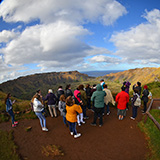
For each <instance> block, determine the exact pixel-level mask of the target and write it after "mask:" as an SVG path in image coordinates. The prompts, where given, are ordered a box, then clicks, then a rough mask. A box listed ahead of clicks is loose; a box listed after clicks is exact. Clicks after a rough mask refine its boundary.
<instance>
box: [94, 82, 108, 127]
mask: <svg viewBox="0 0 160 160" xmlns="http://www.w3.org/2000/svg"><path fill="white" fill-rule="evenodd" d="M96 88H97V90H96V91H95V92H93V94H92V97H91V101H92V102H93V104H94V119H93V122H92V123H91V125H92V126H96V125H97V124H96V121H97V118H98V116H99V118H100V119H99V127H102V125H103V118H102V117H103V116H102V113H103V110H104V96H106V93H105V92H104V91H102V86H101V85H100V84H98V85H97V87H96Z"/></svg>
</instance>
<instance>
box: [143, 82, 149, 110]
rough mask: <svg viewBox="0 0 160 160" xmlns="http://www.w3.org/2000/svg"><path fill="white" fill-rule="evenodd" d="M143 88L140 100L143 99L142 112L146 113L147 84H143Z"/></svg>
mask: <svg viewBox="0 0 160 160" xmlns="http://www.w3.org/2000/svg"><path fill="white" fill-rule="evenodd" d="M143 88H144V90H143V92H142V101H143V105H144V108H143V111H142V113H146V111H147V103H148V95H149V91H148V86H147V85H144V87H143Z"/></svg>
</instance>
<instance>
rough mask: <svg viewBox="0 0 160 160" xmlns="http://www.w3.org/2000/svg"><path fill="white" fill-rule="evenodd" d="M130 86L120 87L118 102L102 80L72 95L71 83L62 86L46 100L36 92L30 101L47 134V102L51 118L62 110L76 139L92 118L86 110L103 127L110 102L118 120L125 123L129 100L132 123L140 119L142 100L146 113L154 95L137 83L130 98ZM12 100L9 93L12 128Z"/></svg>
mask: <svg viewBox="0 0 160 160" xmlns="http://www.w3.org/2000/svg"><path fill="white" fill-rule="evenodd" d="M130 85H131V83H130V82H128V81H125V82H124V83H123V85H122V87H121V92H119V93H118V94H117V95H116V96H115V100H114V98H113V95H112V93H111V91H110V90H109V89H108V86H107V84H105V81H104V79H101V80H100V83H99V84H97V85H96V84H94V85H93V86H90V84H87V85H86V86H84V85H83V84H81V85H79V86H78V87H77V89H76V90H74V92H72V89H71V85H70V84H68V85H67V86H66V88H65V90H64V89H63V87H62V86H59V87H58V90H57V91H56V92H55V93H54V92H53V90H52V89H49V90H48V94H47V95H46V96H45V97H43V96H42V94H41V90H37V91H36V93H35V95H34V96H33V98H32V99H31V106H32V109H33V111H34V112H35V114H36V116H37V117H38V118H39V120H40V125H41V128H42V131H48V128H47V127H46V117H45V112H46V109H45V102H47V106H48V111H49V114H50V116H51V117H55V118H56V117H57V116H58V113H57V111H59V112H60V115H61V116H62V117H63V123H64V124H65V125H66V126H67V127H69V130H70V134H71V135H72V136H74V138H78V137H80V136H81V134H80V133H77V130H76V126H77V125H78V126H81V125H83V124H85V120H86V119H88V118H89V117H88V116H87V112H86V110H87V109H88V110H91V111H93V112H94V116H93V121H92V123H91V125H92V126H97V119H99V127H102V126H103V116H104V115H105V114H106V115H108V116H109V115H110V113H111V112H110V103H112V105H113V106H115V104H117V116H118V119H119V120H123V119H124V117H125V116H126V112H127V110H128V109H129V107H128V106H129V105H128V103H129V101H130V100H131V105H132V116H131V117H130V118H131V119H132V120H135V118H136V117H137V110H138V108H139V107H140V106H141V100H142V101H143V110H142V112H143V113H145V112H146V110H147V102H148V97H149V96H151V95H150V93H149V91H148V87H147V85H144V87H143V88H144V89H143V92H142V87H141V83H140V82H137V83H136V84H134V85H133V96H131V99H130V97H129V89H130ZM10 97H11V94H10V93H9V94H8V95H7V97H6V99H5V104H6V111H7V112H8V113H9V115H10V116H11V120H12V127H16V126H17V125H18V122H17V121H15V118H14V112H13V109H12V105H13V104H14V103H15V101H13V102H12V101H11V99H10ZM57 108H58V109H57Z"/></svg>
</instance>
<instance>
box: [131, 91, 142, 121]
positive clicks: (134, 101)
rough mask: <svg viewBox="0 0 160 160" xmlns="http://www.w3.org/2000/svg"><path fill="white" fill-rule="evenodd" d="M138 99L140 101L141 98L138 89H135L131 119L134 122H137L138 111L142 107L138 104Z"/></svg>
mask: <svg viewBox="0 0 160 160" xmlns="http://www.w3.org/2000/svg"><path fill="white" fill-rule="evenodd" d="M137 98H139V99H140V96H139V94H138V89H137V88H135V89H134V93H133V98H131V102H132V117H130V118H131V119H132V120H135V118H136V117H137V110H138V108H139V107H140V106H139V104H137V103H136V100H137Z"/></svg>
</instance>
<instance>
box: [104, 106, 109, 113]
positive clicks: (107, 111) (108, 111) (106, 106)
mask: <svg viewBox="0 0 160 160" xmlns="http://www.w3.org/2000/svg"><path fill="white" fill-rule="evenodd" d="M105 108H107V113H108V112H110V110H109V104H104V108H103V113H104V114H105Z"/></svg>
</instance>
